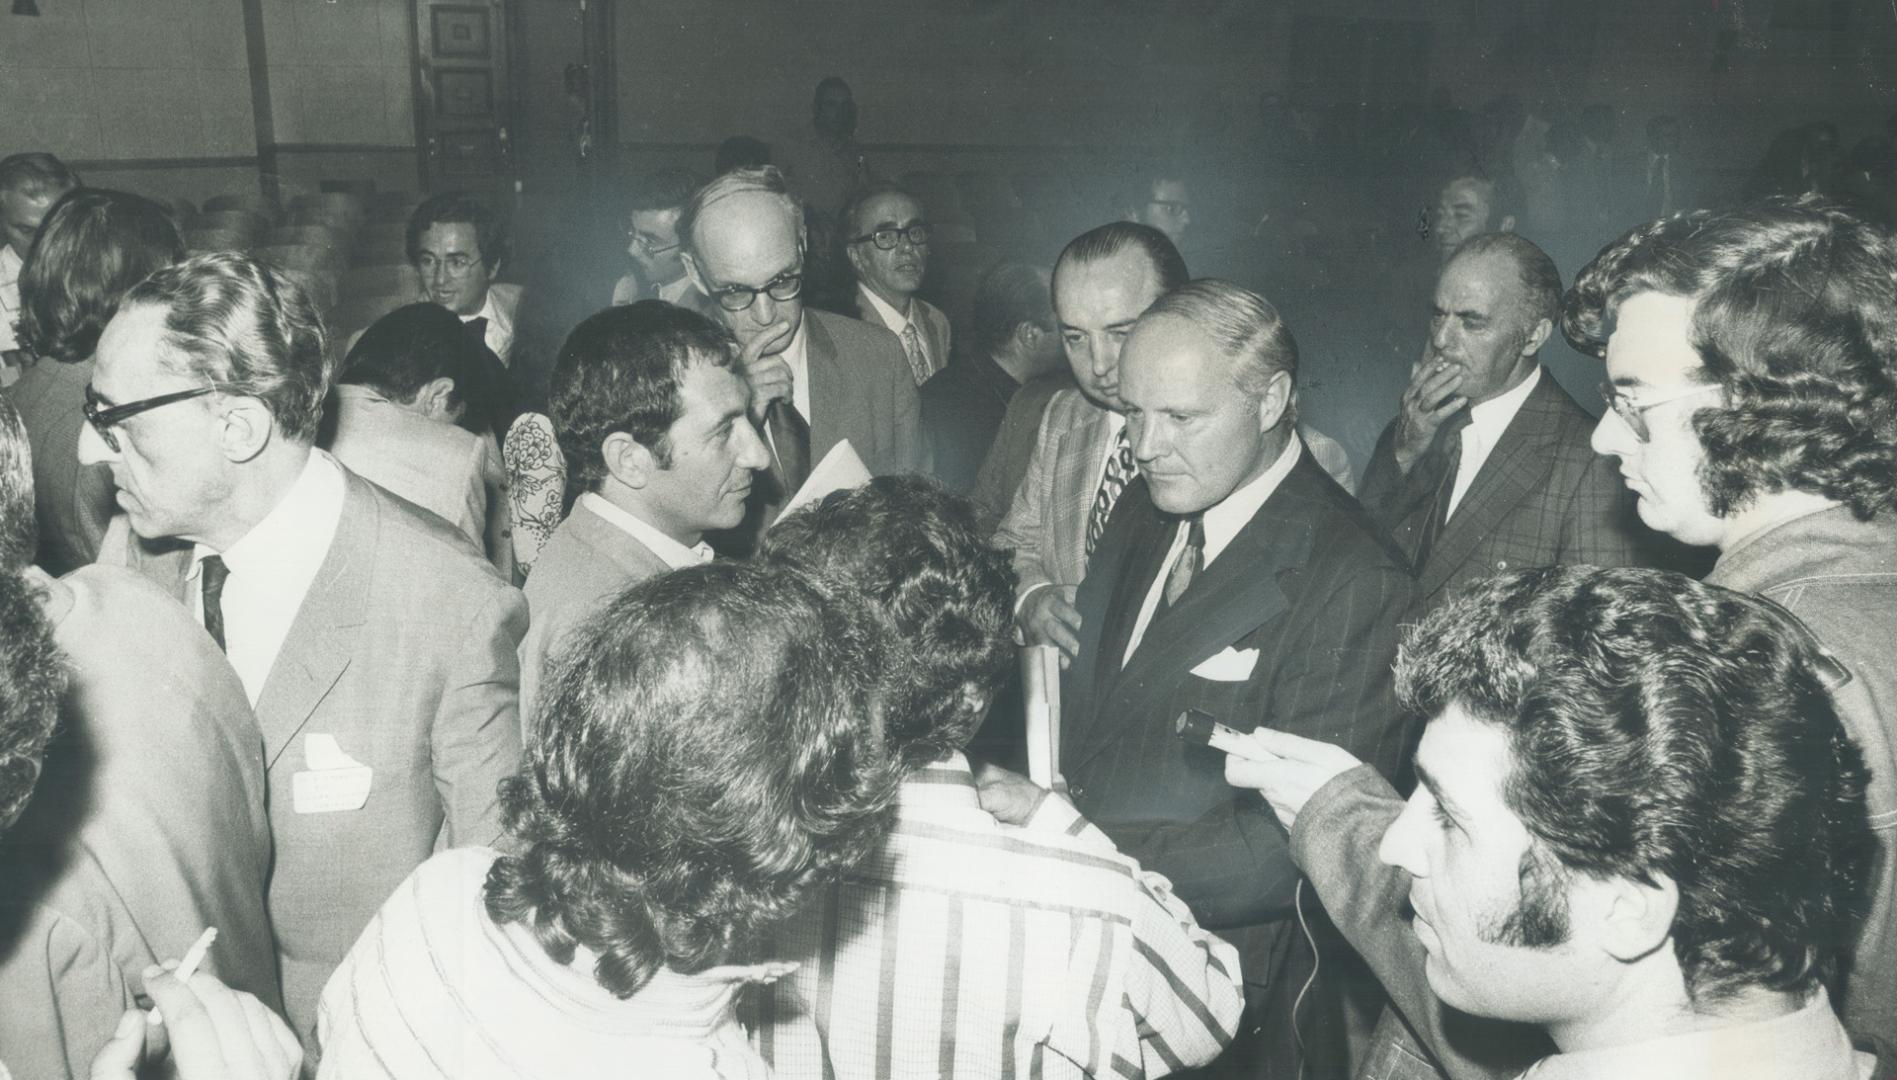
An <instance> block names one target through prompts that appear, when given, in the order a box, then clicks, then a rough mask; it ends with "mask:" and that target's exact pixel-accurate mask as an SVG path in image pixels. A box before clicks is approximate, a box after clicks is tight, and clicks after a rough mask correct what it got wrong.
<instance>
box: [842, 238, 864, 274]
mask: <svg viewBox="0 0 1897 1080" xmlns="http://www.w3.org/2000/svg"><path fill="white" fill-rule="evenodd" d="M843 257H844V258H846V259H848V260H850V269H852V270H854V271H856V279H857V280H858V281H861V280H863V259H864V258H865V257H866V256H865V255H864V254H863V245H861V244H844V245H843Z"/></svg>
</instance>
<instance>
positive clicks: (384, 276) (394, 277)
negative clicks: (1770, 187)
mask: <svg viewBox="0 0 1897 1080" xmlns="http://www.w3.org/2000/svg"><path fill="white" fill-rule="evenodd" d="M338 284H339V287H340V290H341V293H342V295H343V296H345V297H366V296H399V297H401V298H402V299H403V300H412V299H414V298H416V297H418V296H420V295H421V294H422V279H421V275H419V274H417V273H416V272H415V268H414V267H412V266H410V265H409V264H407V263H384V264H382V265H379V266H356V267H351V268H350V269H348V270H345V271H343V273H342V276H341V277H340V278H339V279H338Z"/></svg>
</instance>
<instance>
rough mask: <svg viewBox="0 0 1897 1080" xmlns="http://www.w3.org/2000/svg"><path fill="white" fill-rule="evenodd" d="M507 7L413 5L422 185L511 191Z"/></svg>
mask: <svg viewBox="0 0 1897 1080" xmlns="http://www.w3.org/2000/svg"><path fill="white" fill-rule="evenodd" d="M506 16H507V12H506V10H505V8H504V7H503V5H502V0H462V2H459V3H451V2H446V0H415V52H416V56H415V78H416V83H417V85H416V88H415V113H416V116H415V129H416V133H417V135H418V136H419V138H420V140H421V146H422V185H423V187H424V188H425V189H426V190H428V191H447V190H464V191H474V192H480V193H484V194H487V195H489V196H490V197H496V198H500V199H502V200H503V201H504V196H505V194H506V193H507V192H508V189H509V188H511V186H512V181H513V173H514V164H513V157H514V154H513V146H512V136H511V134H510V129H511V128H512V126H513V119H512V115H511V113H512V109H511V107H510V106H511V102H512V96H511V94H510V93H509V88H508V38H507V17H506Z"/></svg>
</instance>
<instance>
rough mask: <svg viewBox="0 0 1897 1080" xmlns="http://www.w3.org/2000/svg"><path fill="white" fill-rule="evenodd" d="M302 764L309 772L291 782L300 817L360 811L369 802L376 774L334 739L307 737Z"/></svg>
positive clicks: (302, 773) (292, 795)
mask: <svg viewBox="0 0 1897 1080" xmlns="http://www.w3.org/2000/svg"><path fill="white" fill-rule="evenodd" d="M303 763H304V764H305V765H306V766H307V768H305V769H304V770H303V771H301V772H299V773H297V774H296V775H294V776H292V777H291V778H290V780H291V785H290V800H291V804H292V806H293V807H294V809H295V810H296V812H297V813H299V814H333V813H336V812H339V811H343V810H360V809H362V807H363V804H365V803H367V802H368V801H369V789H370V788H371V787H373V786H374V784H375V770H373V769H371V768H370V767H369V766H367V765H364V764H363V763H361V762H360V761H357V760H356V759H355V758H352V757H350V756H349V755H348V754H346V753H344V752H343V749H342V747H341V746H339V745H337V743H336V737H335V736H334V735H325V734H320V733H317V734H310V735H305V736H304V737H303Z"/></svg>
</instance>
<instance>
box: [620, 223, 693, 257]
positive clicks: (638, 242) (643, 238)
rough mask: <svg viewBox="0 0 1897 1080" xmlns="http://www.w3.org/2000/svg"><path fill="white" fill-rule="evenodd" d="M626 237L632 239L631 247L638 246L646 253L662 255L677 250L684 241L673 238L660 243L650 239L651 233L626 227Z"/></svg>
mask: <svg viewBox="0 0 1897 1080" xmlns="http://www.w3.org/2000/svg"><path fill="white" fill-rule="evenodd" d="M626 239H628V240H630V241H632V246H633V247H636V248H638V249H639V250H640V251H643V252H645V253H646V254H647V255H663V254H665V253H666V252H668V251H677V250H678V249H679V248H681V247H683V246H684V241H682V240H674V241H672V242H671V243H669V244H664V245H661V244H659V243H658V242H657V241H656V240H654V239H652V236H651V234H649V233H643V232H640V231H639V230H638V229H627V230H626Z"/></svg>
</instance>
